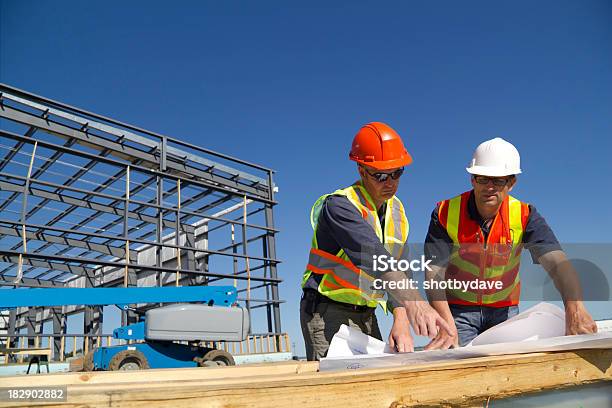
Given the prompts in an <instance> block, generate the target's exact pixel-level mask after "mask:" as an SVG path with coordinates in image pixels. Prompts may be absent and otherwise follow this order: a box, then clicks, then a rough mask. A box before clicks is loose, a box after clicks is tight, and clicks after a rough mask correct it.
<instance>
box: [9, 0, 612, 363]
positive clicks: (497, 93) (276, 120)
mask: <svg viewBox="0 0 612 408" xmlns="http://www.w3.org/2000/svg"><path fill="white" fill-rule="evenodd" d="M0 13H1V14H0V80H1V81H2V82H5V83H8V84H10V85H14V86H17V87H20V88H23V89H25V90H29V91H31V92H34V93H38V94H41V95H43V96H47V97H50V98H53V99H57V100H59V101H63V102H66V103H69V104H72V105H75V106H78V107H82V108H84V109H87V110H90V111H93V112H97V113H100V114H103V115H107V116H110V117H113V118H116V119H119V120H122V121H125V122H128V123H132V124H135V125H138V126H142V127H144V128H147V129H150V130H153V131H157V132H160V133H164V134H167V135H169V136H172V137H175V138H179V139H183V140H186V141H189V142H191V143H194V144H197V145H200V146H203V147H206V148H210V149H213V150H218V151H220V152H223V153H226V154H230V155H233V156H236V157H239V158H243V159H247V160H250V161H253V162H256V163H260V164H263V165H266V166H269V167H271V168H274V169H275V170H277V172H278V173H277V179H276V180H277V183H278V185H279V188H280V192H279V194H278V195H277V199H278V201H279V203H280V204H279V205H278V207H277V209H276V221H277V226H278V227H279V228H280V229H281V231H282V232H281V234H280V235H279V240H278V254H279V257H280V258H281V259H282V260H283V264H282V265H281V266H280V274H281V276H282V277H283V278H284V279H285V282H284V283H283V284H282V286H281V294H282V297H283V298H284V299H286V300H287V303H286V304H285V305H283V307H282V316H283V325H284V328H285V329H286V330H288V331H289V333H290V334H291V337H292V339H293V340H294V341H295V342H296V344H297V345H298V347H300V351H299V354H302V353H303V349H302V348H301V347H302V340H301V333H300V330H299V316H298V309H297V305H298V302H299V294H300V289H299V279H300V277H301V275H302V272H303V269H304V265H305V262H306V259H307V252H308V248H309V240H310V237H311V231H310V226H309V223H308V212H309V209H310V206H311V204H312V203H313V202H314V200H315V199H316V198H317V197H318V196H320V195H321V194H324V193H327V192H331V191H333V190H334V189H336V188H338V187H342V186H346V185H348V184H349V183H351V182H352V181H353V180H354V179H355V176H356V172H355V169H354V165H353V164H352V162H349V161H348V159H347V154H348V148H349V146H350V142H351V140H352V137H353V135H354V133H355V132H356V131H357V130H358V128H359V127H360V125H361V124H363V123H366V122H369V121H374V120H376V121H384V122H387V123H389V124H390V125H391V126H393V127H394V128H395V129H396V130H397V131H398V132H399V133H400V134H401V135H402V136H403V138H404V141H405V143H406V145H407V147H408V149H409V151H410V152H411V154H412V155H413V157H414V164H413V165H412V166H410V167H409V168H408V170H407V172H406V173H405V175H404V176H403V178H402V184H401V186H400V191H399V197H400V198H401V199H402V200H403V201H404V203H405V205H406V208H407V211H408V216H409V219H410V223H411V236H410V240H411V241H413V242H418V241H422V240H423V238H424V236H425V233H426V228H427V224H428V221H429V215H430V213H431V210H432V208H433V206H434V204H435V202H436V201H438V200H440V199H444V198H447V197H450V196H452V195H455V194H457V193H459V192H462V191H464V190H466V189H468V177H467V175H466V173H465V170H464V168H465V165H466V163H467V162H468V160H469V159H470V157H471V153H472V151H473V149H474V147H475V146H476V145H477V144H478V143H480V142H481V141H483V140H485V139H489V138H492V137H495V136H501V137H504V138H505V139H507V140H509V141H511V142H512V143H514V144H515V145H516V146H517V148H518V149H519V151H520V152H521V155H522V160H523V163H522V164H523V169H524V175H522V176H521V177H520V178H519V183H518V185H517V187H516V189H515V191H514V195H515V196H516V197H518V198H520V199H522V200H524V201H528V202H530V203H533V204H535V205H536V206H537V208H538V210H539V211H540V212H541V213H542V214H543V215H544V216H545V217H546V219H547V220H548V222H549V223H550V224H551V226H552V227H553V229H554V231H555V232H556V234H557V236H558V238H559V239H560V240H561V241H563V242H610V238H609V234H610V231H611V230H612V217H611V216H610V214H609V212H608V211H607V208H608V205H607V203H609V202H610V199H611V198H612V194H611V193H610V181H609V178H610V175H612V164H611V160H610V151H611V150H612V120H611V119H612V2H610V1H606V0H601V1H597V0H587V1H560V0H554V1H537V2H533V1H516V2H491V1H464V2H457V1H437V2H425V1H421V2H414V1H397V2H384V3H382V4H381V2H353V1H345V2H333V3H332V2H307V3H304V2H301V3H297V2H285V1H278V2H267V1H260V2H248V3H247V2H217V1H215V2H199V1H198V2H196V1H192V2H187V1H180V2H170V3H169V2H156V1H146V2H145V1H133V2H119V1H104V2H83V1H55V2H52V1H17V0H2V1H0ZM606 186H607V187H606ZM611 309H612V308H611V307H610V302H607V303H599V304H596V305H594V306H593V311H594V315H595V317H604V316H609V315H610V314H612V313H610V310H611ZM381 320H384V322H381V323H382V327H383V330H387V329H388V327H389V320H388V319H385V318H382V319H381Z"/></svg>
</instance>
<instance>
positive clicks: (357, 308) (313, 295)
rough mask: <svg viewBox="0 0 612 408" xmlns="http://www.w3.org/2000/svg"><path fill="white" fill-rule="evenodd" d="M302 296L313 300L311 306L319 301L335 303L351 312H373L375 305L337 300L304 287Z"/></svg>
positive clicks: (310, 300)
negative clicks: (354, 303)
mask: <svg viewBox="0 0 612 408" xmlns="http://www.w3.org/2000/svg"><path fill="white" fill-rule="evenodd" d="M304 297H305V298H306V299H307V300H308V301H309V302H313V306H314V307H316V305H317V304H319V303H329V304H333V305H336V306H338V307H340V308H343V309H346V310H350V311H352V312H361V313H363V312H374V310H376V308H375V307H370V306H367V305H353V304H350V303H344V302H338V301H335V300H333V299H330V298H328V297H327V296H323V295H322V294H320V293H319V292H317V291H316V290H312V289H304Z"/></svg>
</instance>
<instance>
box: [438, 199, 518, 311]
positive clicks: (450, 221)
mask: <svg viewBox="0 0 612 408" xmlns="http://www.w3.org/2000/svg"><path fill="white" fill-rule="evenodd" d="M470 194H472V193H471V192H470V191H468V192H465V193H463V194H461V195H459V196H457V197H454V198H452V199H450V200H445V201H442V202H441V203H440V205H439V213H438V216H439V219H440V224H441V225H442V226H443V227H445V228H446V231H447V233H448V236H449V237H450V238H451V240H452V241H453V243H454V246H453V251H452V253H451V257H450V260H449V264H448V266H447V269H446V279H457V280H459V281H462V282H472V284H473V285H476V286H478V287H477V288H476V289H473V290H472V289H468V290H467V291H464V290H463V289H448V290H447V296H448V301H449V303H455V304H465V305H487V306H495V307H501V306H510V305H515V304H518V301H519V295H520V279H519V274H518V272H519V268H520V259H521V250H522V240H523V232H524V230H525V226H526V224H527V219H528V216H529V206H528V205H527V204H525V203H522V202H520V201H519V200H517V199H515V198H514V197H510V196H509V197H507V198H506V199H505V200H504V202H503V203H502V205H501V207H500V210H499V211H498V214H497V215H496V217H495V219H494V220H493V222H492V224H491V230H490V232H489V235H488V238H487V241H486V242H484V234H483V233H482V230H481V229H480V226H479V225H478V224H477V223H476V222H475V221H474V220H472V219H471V218H470V216H469V212H468V209H467V204H468V200H469V198H470ZM476 281H478V282H476ZM482 282H484V285H485V287H484V288H482V287H480V285H477V284H482ZM495 282H501V283H499V284H498V285H501V289H495V288H492V287H491V286H490V285H493V284H495Z"/></svg>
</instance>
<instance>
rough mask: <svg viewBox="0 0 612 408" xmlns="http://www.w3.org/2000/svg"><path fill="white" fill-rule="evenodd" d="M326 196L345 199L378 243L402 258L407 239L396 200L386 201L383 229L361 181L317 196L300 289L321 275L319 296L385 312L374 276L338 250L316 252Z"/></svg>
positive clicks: (382, 293)
mask: <svg viewBox="0 0 612 408" xmlns="http://www.w3.org/2000/svg"><path fill="white" fill-rule="evenodd" d="M329 195H342V196H344V197H346V198H347V199H348V200H349V201H350V202H351V204H353V205H354V206H355V207H356V208H357V210H358V211H359V214H360V215H361V216H362V217H363V219H364V220H365V221H366V222H367V223H368V224H369V225H370V226H371V227H372V229H373V230H374V232H375V233H376V235H377V236H378V238H379V239H380V242H381V243H383V245H384V246H385V248H386V249H387V250H388V251H389V253H390V254H391V255H392V256H393V257H394V258H396V259H399V258H400V257H401V255H402V252H403V250H404V245H405V243H406V240H407V239H408V230H409V225H408V219H407V218H406V214H405V212H404V206H403V205H402V202H401V201H400V200H399V198H397V197H395V196H393V197H391V198H390V199H389V200H387V208H386V211H385V218H384V230H383V228H382V226H381V223H380V220H379V218H378V213H377V211H376V207H375V205H374V201H373V200H372V198H371V197H370V194H369V193H368V192H367V190H366V189H365V187H363V185H362V184H361V182H357V183H355V184H353V185H352V186H350V187H347V188H344V189H340V190H336V191H334V192H333V193H332V194H325V195H323V196H321V197H319V199H318V200H317V201H316V202H315V204H314V205H313V207H312V210H311V212H310V222H311V225H312V228H313V230H314V234H313V238H312V248H311V249H310V255H309V257H308V265H307V266H306V270H305V271H304V276H303V278H302V287H304V285H305V284H306V281H307V280H308V278H309V277H310V276H311V274H313V273H314V274H317V275H321V276H322V278H321V280H320V283H319V287H318V290H319V293H321V294H322V295H324V296H327V297H328V298H330V299H333V300H335V301H338V302H344V303H350V304H353V305H359V306H363V305H367V306H369V307H376V305H380V306H381V307H382V308H383V310H385V312H386V310H387V304H386V301H385V300H384V295H385V292H384V291H382V290H376V289H374V288H373V281H374V278H373V277H371V276H370V275H368V274H367V273H366V272H364V271H363V270H361V269H359V268H358V267H357V266H355V265H354V264H353V263H352V262H351V260H350V259H349V257H348V256H347V255H346V253H345V252H344V250H343V249H340V250H339V251H338V253H336V254H331V253H328V252H325V251H323V250H321V249H319V245H318V242H317V227H318V222H319V214H320V212H321V208H322V207H323V203H324V202H325V199H326V198H327V197H328V196H329Z"/></svg>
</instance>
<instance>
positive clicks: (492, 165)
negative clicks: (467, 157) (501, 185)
mask: <svg viewBox="0 0 612 408" xmlns="http://www.w3.org/2000/svg"><path fill="white" fill-rule="evenodd" d="M466 170H467V172H468V173H470V174H478V175H481V176H490V177H503V176H510V175H513V174H520V173H521V156H520V155H519V152H518V150H516V147H514V146H513V145H512V143H509V142H507V141H505V140H504V139H502V138H501V137H496V138H495V139H491V140H487V141H486V142H482V143H481V144H480V145H478V147H477V148H476V150H475V151H474V156H472V161H471V162H470V166H469V167H467V168H466Z"/></svg>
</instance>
